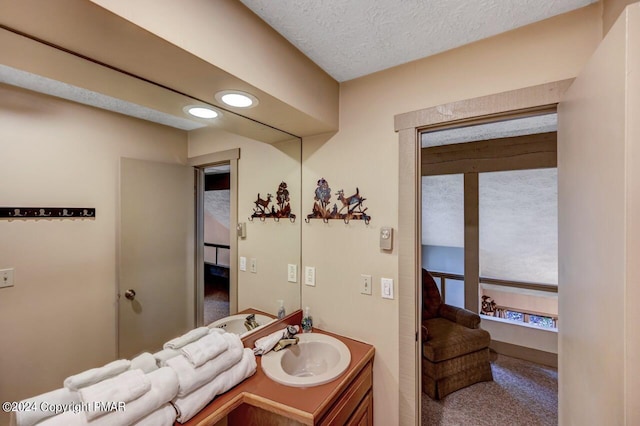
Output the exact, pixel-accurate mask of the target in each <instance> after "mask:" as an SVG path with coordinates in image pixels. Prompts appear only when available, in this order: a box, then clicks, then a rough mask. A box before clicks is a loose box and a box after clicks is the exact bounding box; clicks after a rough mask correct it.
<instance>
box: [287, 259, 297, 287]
mask: <svg viewBox="0 0 640 426" xmlns="http://www.w3.org/2000/svg"><path fill="white" fill-rule="evenodd" d="M287 281H289V282H290V283H297V282H298V265H294V264H292V263H289V265H288V266H287Z"/></svg>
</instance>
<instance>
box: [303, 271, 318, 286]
mask: <svg viewBox="0 0 640 426" xmlns="http://www.w3.org/2000/svg"><path fill="white" fill-rule="evenodd" d="M304 283H305V284H306V285H311V286H315V285H316V268H315V267H314V266H305V267H304Z"/></svg>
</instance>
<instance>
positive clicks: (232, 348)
mask: <svg viewBox="0 0 640 426" xmlns="http://www.w3.org/2000/svg"><path fill="white" fill-rule="evenodd" d="M223 337H224V339H225V340H226V341H227V343H228V345H229V348H228V349H227V350H226V351H224V352H223V353H221V354H220V355H218V356H217V357H215V358H214V359H212V360H209V361H207V362H205V363H204V364H202V365H201V366H200V367H194V366H193V365H192V364H191V363H190V362H189V361H187V359H186V358H185V357H184V356H182V355H180V356H177V357H175V358H171V359H170V360H168V361H167V366H168V367H171V368H173V370H174V371H175V372H176V375H177V376H178V383H179V384H180V386H179V390H178V396H185V395H187V394H189V393H191V392H193V391H194V390H196V389H198V388H199V387H201V386H203V385H204V384H206V383H208V382H210V381H211V380H213V379H214V378H216V377H217V376H218V375H219V374H220V373H222V372H223V371H225V370H228V369H229V368H231V367H232V366H233V365H235V364H237V363H238V362H239V361H240V359H242V350H243V349H244V347H243V346H242V340H240V336H238V335H237V334H233V333H225V334H223Z"/></svg>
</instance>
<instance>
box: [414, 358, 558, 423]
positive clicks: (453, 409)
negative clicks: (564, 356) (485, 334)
mask: <svg viewBox="0 0 640 426" xmlns="http://www.w3.org/2000/svg"><path fill="white" fill-rule="evenodd" d="M492 359H493V360H492V362H491V369H492V370H493V380H494V381H493V382H483V383H477V384H475V385H473V386H469V387H467V388H464V389H460V390H459V391H457V392H454V393H452V394H449V395H448V396H446V397H445V398H444V399H442V400H440V401H433V400H431V399H430V398H429V397H428V396H427V395H425V394H422V424H423V425H427V426H467V425H468V426H495V425H522V426H525V425H526V426H538V425H541V426H542V425H544V426H546V425H557V424H558V371H557V370H556V369H555V368H551V367H546V366H543V365H538V364H534V363H532V362H528V361H523V360H519V359H516V358H511V357H507V356H504V355H497V354H492Z"/></svg>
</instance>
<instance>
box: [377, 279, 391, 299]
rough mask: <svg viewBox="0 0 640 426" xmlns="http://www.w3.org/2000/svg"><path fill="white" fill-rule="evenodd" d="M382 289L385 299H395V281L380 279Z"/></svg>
mask: <svg viewBox="0 0 640 426" xmlns="http://www.w3.org/2000/svg"><path fill="white" fill-rule="evenodd" d="M380 287H381V288H380V290H381V291H380V292H381V293H382V298H383V299H393V280H392V279H391V278H380Z"/></svg>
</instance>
